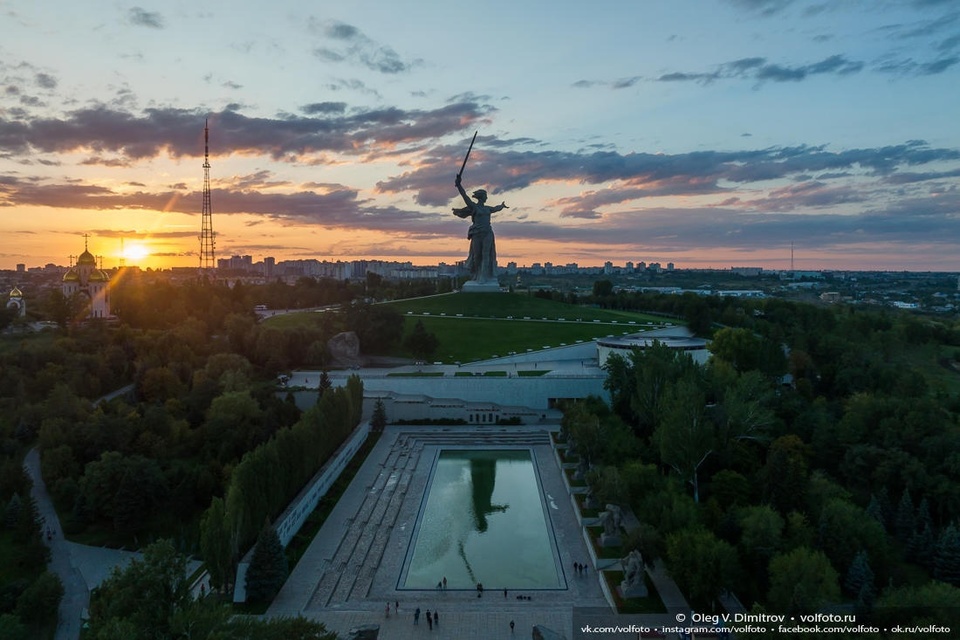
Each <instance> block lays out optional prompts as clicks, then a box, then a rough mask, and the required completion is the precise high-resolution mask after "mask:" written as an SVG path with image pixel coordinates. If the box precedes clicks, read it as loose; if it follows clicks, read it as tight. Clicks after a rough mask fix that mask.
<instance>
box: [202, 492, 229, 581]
mask: <svg viewBox="0 0 960 640" xmlns="http://www.w3.org/2000/svg"><path fill="white" fill-rule="evenodd" d="M200 553H201V555H202V556H203V561H204V563H205V564H206V565H207V571H209V572H210V586H211V587H212V588H214V589H223V588H225V587H226V586H227V584H229V583H230V579H231V578H232V577H233V571H234V567H235V564H236V557H237V540H236V535H235V534H234V533H233V531H232V528H231V525H230V519H229V518H228V516H227V510H226V506H225V504H224V502H223V499H222V498H214V499H213V500H212V501H211V502H210V507H209V508H208V509H207V510H206V511H205V512H204V514H203V516H202V517H201V518H200Z"/></svg>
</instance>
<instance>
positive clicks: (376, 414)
mask: <svg viewBox="0 0 960 640" xmlns="http://www.w3.org/2000/svg"><path fill="white" fill-rule="evenodd" d="M370 426H371V427H372V428H373V430H374V431H383V429H384V427H386V426H387V409H386V407H384V406H383V400H382V399H381V398H377V401H376V403H375V404H374V405H373V416H371V418H370Z"/></svg>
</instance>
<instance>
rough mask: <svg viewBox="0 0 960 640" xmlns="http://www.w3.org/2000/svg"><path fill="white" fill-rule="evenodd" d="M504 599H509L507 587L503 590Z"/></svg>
mask: <svg viewBox="0 0 960 640" xmlns="http://www.w3.org/2000/svg"><path fill="white" fill-rule="evenodd" d="M503 597H504V599H506V597H507V588H506V587H504V588H503Z"/></svg>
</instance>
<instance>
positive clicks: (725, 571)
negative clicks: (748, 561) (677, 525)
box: [667, 528, 739, 610]
mask: <svg viewBox="0 0 960 640" xmlns="http://www.w3.org/2000/svg"><path fill="white" fill-rule="evenodd" d="M667 567H668V568H669V570H670V575H671V576H673V579H674V580H676V581H677V586H679V587H680V589H681V591H683V592H684V593H686V594H687V595H688V596H689V598H690V602H691V604H693V605H695V606H696V607H698V608H700V609H701V610H707V609H710V608H712V607H710V605H711V603H712V602H713V601H714V599H715V598H716V597H717V596H718V595H720V593H721V592H722V591H724V590H725V589H730V588H731V587H733V585H735V584H736V583H737V579H738V574H739V565H738V563H737V551H736V549H734V548H733V547H732V546H731V545H730V544H729V543H727V542H724V541H723V540H720V539H719V538H717V537H716V536H714V535H713V534H712V533H711V532H709V531H707V530H706V529H703V528H693V529H684V530H682V531H678V532H676V533H673V534H671V535H670V536H668V537H667Z"/></svg>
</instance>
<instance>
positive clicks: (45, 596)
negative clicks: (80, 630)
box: [17, 571, 63, 626]
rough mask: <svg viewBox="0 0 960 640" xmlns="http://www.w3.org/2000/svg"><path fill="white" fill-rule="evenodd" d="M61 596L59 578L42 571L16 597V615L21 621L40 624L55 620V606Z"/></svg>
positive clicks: (35, 624) (57, 604)
mask: <svg viewBox="0 0 960 640" xmlns="http://www.w3.org/2000/svg"><path fill="white" fill-rule="evenodd" d="M61 598H63V584H62V583H61V582H60V578H58V577H57V576H56V575H54V574H52V573H50V572H49V571H44V572H43V573H41V574H40V575H39V576H38V577H37V579H36V580H34V581H33V582H32V583H30V586H29V587H27V588H26V590H25V591H24V592H23V593H22V594H20V597H19V598H18V599H17V615H18V616H19V617H20V619H21V620H22V621H23V622H26V623H28V624H32V625H34V626H42V625H45V624H47V623H51V622H54V623H55V622H56V621H57V607H59V606H60V600H61Z"/></svg>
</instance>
